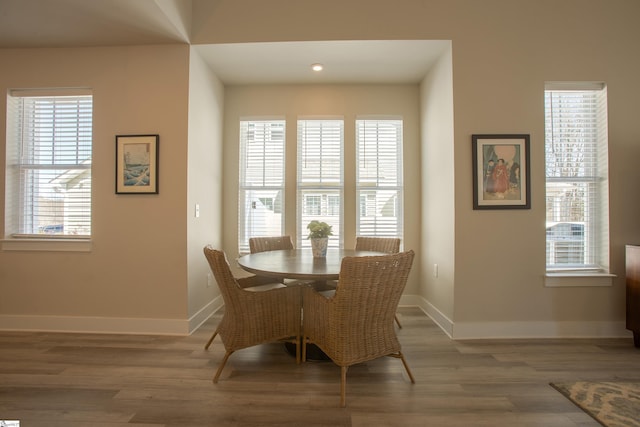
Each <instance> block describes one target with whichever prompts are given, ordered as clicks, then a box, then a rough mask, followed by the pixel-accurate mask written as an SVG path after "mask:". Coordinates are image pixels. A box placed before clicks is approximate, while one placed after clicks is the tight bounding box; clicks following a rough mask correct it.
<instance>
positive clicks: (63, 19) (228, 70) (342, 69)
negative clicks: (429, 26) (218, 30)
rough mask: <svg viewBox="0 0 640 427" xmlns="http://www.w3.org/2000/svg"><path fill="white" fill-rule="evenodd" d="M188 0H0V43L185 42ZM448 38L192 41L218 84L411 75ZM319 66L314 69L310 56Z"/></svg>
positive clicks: (425, 66) (405, 79)
mask: <svg viewBox="0 0 640 427" xmlns="http://www.w3.org/2000/svg"><path fill="white" fill-rule="evenodd" d="M190 16H191V4H190V2H189V1H188V0H0V48H32V47H88V46H123V45H147V44H166V43H189V27H190ZM447 46H449V42H448V41H429V40H393V41H390V40H366V41H313V42H277V43H238V44H210V45H198V46H196V49H197V50H198V51H199V52H200V54H201V55H202V57H203V58H204V59H205V61H206V62H207V63H209V64H210V66H211V67H212V69H213V70H214V72H215V73H216V75H217V76H218V77H219V78H220V80H221V81H222V82H223V83H225V84H277V83H282V84H299V83H307V84H309V83H324V84H326V83H333V84H338V83H359V84H362V83H376V84H381V83H417V82H419V81H420V80H421V79H422V78H423V77H424V76H425V75H426V73H427V71H428V70H429V68H430V67H431V65H432V64H433V62H434V61H435V59H436V58H437V57H438V55H440V54H441V53H442V52H443V51H444V49H446V48H447ZM316 62H320V63H323V64H324V66H325V69H324V71H322V72H321V73H314V72H313V71H311V68H310V66H311V64H312V63H316Z"/></svg>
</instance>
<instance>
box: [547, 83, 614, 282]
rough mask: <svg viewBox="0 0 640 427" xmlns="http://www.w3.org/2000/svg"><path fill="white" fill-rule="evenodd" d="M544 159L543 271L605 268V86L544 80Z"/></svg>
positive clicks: (607, 230) (606, 154) (604, 270)
mask: <svg viewBox="0 0 640 427" xmlns="http://www.w3.org/2000/svg"><path fill="white" fill-rule="evenodd" d="M545 160H546V167H545V172H546V222H547V227H546V228H547V237H546V240H547V249H546V261H547V271H549V272H569V271H582V272H589V271H592V272H608V269H609V206H608V200H609V196H608V169H607V164H608V141H607V92H606V88H605V86H604V85H602V84H588V85H582V84H574V85H571V86H569V85H567V84H548V85H547V88H546V90H545Z"/></svg>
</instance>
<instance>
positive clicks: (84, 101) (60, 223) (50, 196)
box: [5, 89, 93, 238]
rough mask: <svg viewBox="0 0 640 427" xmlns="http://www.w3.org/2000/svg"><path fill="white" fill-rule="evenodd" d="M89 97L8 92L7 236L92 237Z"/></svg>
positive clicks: (64, 92)
mask: <svg viewBox="0 0 640 427" xmlns="http://www.w3.org/2000/svg"><path fill="white" fill-rule="evenodd" d="M87 93H88V91H86V90H73V89H72V90H47V91H46V93H45V92H36V91H21V90H13V91H10V93H9V95H8V97H7V144H6V145H7V167H6V181H7V185H6V189H7V192H6V203H5V205H6V216H5V217H6V227H5V235H7V236H11V237H40V238H64V237H74V238H77V237H89V236H90V235H91V156H92V154H91V152H92V141H93V136H92V122H93V119H92V116H93V101H92V96H91V95H90V94H87Z"/></svg>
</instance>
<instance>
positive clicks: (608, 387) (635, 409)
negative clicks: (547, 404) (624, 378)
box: [551, 381, 640, 427]
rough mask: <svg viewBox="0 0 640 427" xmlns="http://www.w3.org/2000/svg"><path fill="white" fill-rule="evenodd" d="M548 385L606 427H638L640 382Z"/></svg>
mask: <svg viewBox="0 0 640 427" xmlns="http://www.w3.org/2000/svg"><path fill="white" fill-rule="evenodd" d="M551 386H552V387H553V388H555V389H556V390H558V391H559V392H560V393H562V394H563V395H564V396H566V397H567V398H568V399H569V400H571V401H572V402H573V403H575V404H576V405H577V406H578V407H580V408H581V409H582V410H583V411H585V412H586V413H588V414H589V415H591V416H592V417H593V418H595V419H596V420H597V421H598V422H599V423H600V424H602V425H603V426H606V427H640V383H630V382H591V381H577V382H572V383H551Z"/></svg>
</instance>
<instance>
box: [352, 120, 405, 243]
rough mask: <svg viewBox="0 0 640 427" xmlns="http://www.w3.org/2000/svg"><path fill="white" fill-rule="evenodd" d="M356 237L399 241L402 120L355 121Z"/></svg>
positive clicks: (401, 187) (401, 216)
mask: <svg viewBox="0 0 640 427" xmlns="http://www.w3.org/2000/svg"><path fill="white" fill-rule="evenodd" d="M356 143H357V153H356V155H357V165H358V168H357V178H356V181H357V184H356V193H357V197H358V203H359V209H358V212H359V215H358V221H357V234H358V235H360V236H387V237H399V238H400V239H402V231H403V230H402V218H403V214H402V206H403V202H402V199H403V197H402V196H403V183H402V120H356Z"/></svg>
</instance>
